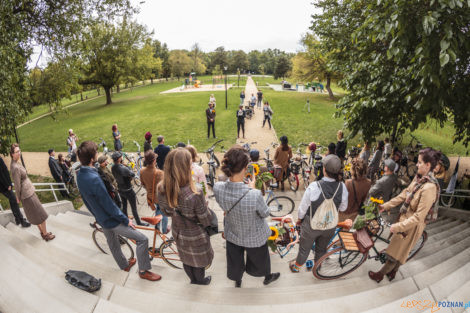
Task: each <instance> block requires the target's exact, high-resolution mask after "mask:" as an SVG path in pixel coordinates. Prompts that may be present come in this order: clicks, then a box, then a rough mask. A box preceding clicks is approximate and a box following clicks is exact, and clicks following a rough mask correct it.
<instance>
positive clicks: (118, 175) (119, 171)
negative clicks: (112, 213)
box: [111, 151, 148, 226]
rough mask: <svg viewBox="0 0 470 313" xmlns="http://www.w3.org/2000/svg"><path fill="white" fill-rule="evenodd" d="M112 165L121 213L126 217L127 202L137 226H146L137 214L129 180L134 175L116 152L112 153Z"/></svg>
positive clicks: (120, 154) (134, 195) (135, 199)
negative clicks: (120, 201) (119, 197)
mask: <svg viewBox="0 0 470 313" xmlns="http://www.w3.org/2000/svg"><path fill="white" fill-rule="evenodd" d="M112 158H113V161H114V165H113V167H112V168H111V172H112V173H113V176H114V178H115V179H116V181H117V184H118V190H119V195H120V196H121V200H122V211H123V212H124V214H125V215H126V216H128V215H127V202H128V201H129V203H130V205H131V209H132V215H133V216H134V219H135V222H136V223H137V225H142V226H148V224H147V223H144V222H141V221H140V218H139V214H138V213H137V196H136V194H135V191H134V189H132V184H131V180H132V179H133V178H134V176H135V174H134V172H132V171H131V170H130V169H129V168H128V167H127V166H125V165H124V164H122V153H121V152H119V151H116V152H114V153H113V156H112Z"/></svg>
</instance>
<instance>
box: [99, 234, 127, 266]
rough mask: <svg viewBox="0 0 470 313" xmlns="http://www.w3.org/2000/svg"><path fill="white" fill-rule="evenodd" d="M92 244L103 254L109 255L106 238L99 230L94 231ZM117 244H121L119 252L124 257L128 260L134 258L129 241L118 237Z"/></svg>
mask: <svg viewBox="0 0 470 313" xmlns="http://www.w3.org/2000/svg"><path fill="white" fill-rule="evenodd" d="M93 242H94V243H95V245H96V247H97V248H98V249H99V250H100V251H101V252H103V253H104V254H109V255H111V250H110V249H109V246H108V241H107V239H106V236H105V235H104V233H103V231H102V230H101V229H95V230H94V231H93ZM119 243H120V244H121V251H122V253H123V254H124V257H125V258H126V259H127V260H129V259H132V258H133V257H134V250H133V249H132V247H131V245H130V244H129V241H127V239H125V238H123V237H121V236H119Z"/></svg>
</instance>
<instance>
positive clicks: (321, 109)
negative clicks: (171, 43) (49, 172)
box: [19, 76, 467, 155]
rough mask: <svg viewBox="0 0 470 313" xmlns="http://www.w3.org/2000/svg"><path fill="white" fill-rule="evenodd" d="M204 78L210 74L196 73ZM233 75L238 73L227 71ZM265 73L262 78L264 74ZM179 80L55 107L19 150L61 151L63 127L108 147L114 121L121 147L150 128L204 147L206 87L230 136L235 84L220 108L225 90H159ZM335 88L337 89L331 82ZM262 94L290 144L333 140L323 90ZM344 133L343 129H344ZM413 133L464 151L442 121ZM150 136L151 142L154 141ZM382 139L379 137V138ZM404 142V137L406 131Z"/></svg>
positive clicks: (330, 108) (169, 139)
mask: <svg viewBox="0 0 470 313" xmlns="http://www.w3.org/2000/svg"><path fill="white" fill-rule="evenodd" d="M200 79H202V80H203V81H209V80H211V79H212V78H211V77H210V76H205V77H200ZM231 79H232V80H233V79H237V77H231ZM269 79H270V78H267V79H266V81H267V80H269ZM181 83H182V81H170V82H163V83H158V84H153V85H150V84H148V85H146V86H143V87H140V88H135V89H134V90H133V91H130V90H128V91H124V92H121V93H117V94H113V101H114V103H113V104H111V105H109V106H106V105H104V102H105V99H104V97H99V98H95V99H92V100H90V101H88V102H84V103H80V104H78V105H76V106H73V107H71V108H69V109H68V110H67V112H62V113H59V114H58V115H57V116H56V119H55V120H54V119H52V118H51V117H45V118H42V119H39V120H37V121H35V122H33V123H31V124H29V125H25V126H23V127H21V128H20V129H19V135H20V139H21V145H22V150H23V151H47V150H48V149H49V148H54V149H55V150H57V151H65V150H66V145H65V141H66V138H67V130H68V129H69V128H73V129H74V130H75V132H76V133H77V135H78V136H79V138H80V140H95V141H97V142H98V141H99V137H103V138H104V139H105V140H106V141H107V143H108V145H109V146H111V147H112V136H111V125H112V124H114V123H117V124H118V126H119V129H120V131H121V133H122V136H123V137H122V140H123V142H124V150H128V151H135V147H134V145H133V142H132V141H133V140H136V141H138V142H139V143H140V144H141V145H142V144H143V141H144V139H143V136H144V134H145V132H147V131H151V132H152V134H154V136H155V137H156V135H158V134H163V135H165V137H166V143H167V144H170V145H174V144H176V143H177V142H179V141H183V142H187V141H188V140H189V141H190V142H191V143H192V144H194V145H195V146H196V147H197V148H198V149H199V150H203V149H206V148H208V147H209V146H210V145H211V144H212V143H213V142H214V140H213V139H210V140H207V139H206V136H207V128H206V127H207V126H206V119H205V112H204V111H205V109H206V108H207V102H208V100H209V95H210V94H211V93H214V94H215V97H216V98H217V100H218V101H217V103H218V106H217V118H216V131H217V136H218V137H219V138H220V139H224V140H225V142H224V144H223V145H224V146H225V147H228V146H230V145H231V144H233V143H234V142H235V134H236V122H235V110H236V108H237V105H238V103H239V93H240V89H239V88H233V89H231V90H229V92H228V102H229V110H227V111H226V110H225V107H224V106H225V105H224V104H225V93H224V91H217V92H189V93H177V94H164V95H161V94H160V92H161V91H164V90H167V89H171V88H174V87H177V86H179V85H180V84H181ZM333 87H334V88H335V89H334V90H335V91H336V92H338V93H341V91H342V90H341V89H339V88H337V87H336V85H333ZM263 92H264V98H265V99H267V100H268V101H269V102H270V103H271V105H272V107H273V110H274V112H275V114H274V116H273V124H274V127H275V129H276V132H277V134H278V136H281V135H283V134H285V135H287V136H288V137H289V139H290V142H291V143H292V144H298V143H300V142H310V141H315V142H319V143H320V144H321V145H323V146H325V147H326V146H327V145H328V143H330V142H336V132H337V130H338V129H342V128H343V126H342V125H343V121H342V119H337V118H334V117H333V115H334V112H335V108H334V101H331V100H329V99H328V96H327V95H326V94H318V93H298V92H288V91H286V92H276V91H273V90H270V89H266V88H263ZM307 99H309V100H310V104H311V107H310V109H311V113H310V114H308V113H306V112H305V111H304V105H305V103H306V100H307ZM345 133H346V135H347V134H348V131H347V130H345ZM414 135H415V136H416V137H417V138H418V139H419V140H420V141H421V142H422V143H423V144H424V145H425V146H432V147H434V148H438V149H442V150H443V151H444V152H445V153H446V154H449V155H456V154H460V155H465V153H466V151H467V149H466V148H465V147H464V146H463V145H462V144H456V145H453V144H452V136H453V128H452V126H451V125H450V124H447V125H446V126H445V127H444V128H442V129H440V128H436V126H435V124H432V123H428V124H426V125H424V126H422V127H421V128H420V129H419V130H418V131H416V132H414ZM155 137H154V145H155V141H156V140H155ZM380 139H383V138H380ZM403 142H404V144H407V143H408V142H409V136H405V139H404V140H403ZM359 143H362V142H361V139H360V138H358V137H357V138H354V139H352V140H350V141H349V146H351V145H352V144H354V145H356V144H359Z"/></svg>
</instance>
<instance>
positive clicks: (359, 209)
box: [351, 180, 366, 215]
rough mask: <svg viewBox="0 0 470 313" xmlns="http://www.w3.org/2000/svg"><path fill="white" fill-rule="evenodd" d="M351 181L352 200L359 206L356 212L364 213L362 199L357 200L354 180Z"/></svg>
mask: <svg viewBox="0 0 470 313" xmlns="http://www.w3.org/2000/svg"><path fill="white" fill-rule="evenodd" d="M351 183H352V186H353V190H354V202H355V203H357V204H359V208H358V210H357V212H358V213H359V215H364V214H366V209H365V208H364V201H361V203H359V202H358V201H357V195H356V187H355V186H354V180H351Z"/></svg>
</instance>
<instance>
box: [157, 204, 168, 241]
mask: <svg viewBox="0 0 470 313" xmlns="http://www.w3.org/2000/svg"><path fill="white" fill-rule="evenodd" d="M155 215H161V216H162V220H161V222H160V223H158V224H157V227H158V228H159V229H160V231H161V232H162V233H163V234H166V233H167V230H168V217H167V216H165V214H163V212H162V210H161V209H160V206H159V205H158V204H157V209H156V210H155Z"/></svg>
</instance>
